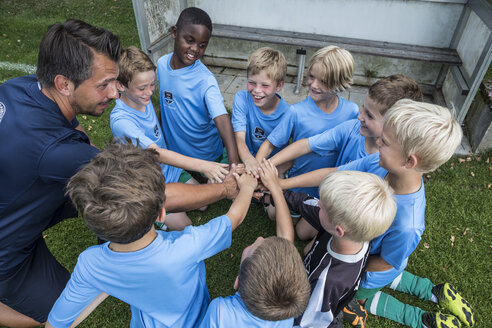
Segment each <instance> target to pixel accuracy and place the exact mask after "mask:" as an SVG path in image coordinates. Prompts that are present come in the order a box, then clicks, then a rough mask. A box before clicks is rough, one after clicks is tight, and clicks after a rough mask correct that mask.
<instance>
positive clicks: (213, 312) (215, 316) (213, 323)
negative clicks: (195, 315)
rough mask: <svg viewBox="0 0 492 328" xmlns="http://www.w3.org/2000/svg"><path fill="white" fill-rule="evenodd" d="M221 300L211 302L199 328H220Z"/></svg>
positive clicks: (216, 299)
mask: <svg viewBox="0 0 492 328" xmlns="http://www.w3.org/2000/svg"><path fill="white" fill-rule="evenodd" d="M219 300H220V298H215V299H213V300H212V302H210V304H209V306H208V309H207V313H205V317H203V320H202V322H201V323H200V326H199V328H220V327H219V322H220V313H219V308H220V306H219V305H220V302H219Z"/></svg>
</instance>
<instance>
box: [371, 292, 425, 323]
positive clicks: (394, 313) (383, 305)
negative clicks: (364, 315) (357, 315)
mask: <svg viewBox="0 0 492 328" xmlns="http://www.w3.org/2000/svg"><path fill="white" fill-rule="evenodd" d="M364 308H365V309H366V310H367V311H369V312H370V313H372V314H374V315H379V316H381V317H384V318H387V319H390V320H393V321H396V322H398V323H400V324H402V325H406V326H410V327H414V328H423V327H425V326H424V325H423V323H422V315H423V314H424V313H425V311H424V310H422V309H420V308H418V307H416V306H412V305H408V304H405V303H402V302H400V301H399V300H397V299H396V298H394V297H393V296H391V295H388V294H386V293H383V292H377V293H376V294H375V295H374V296H371V297H369V298H368V299H367V301H366V304H365V305H364Z"/></svg>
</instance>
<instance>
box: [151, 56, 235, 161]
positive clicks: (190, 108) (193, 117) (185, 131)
mask: <svg viewBox="0 0 492 328" xmlns="http://www.w3.org/2000/svg"><path fill="white" fill-rule="evenodd" d="M171 57H172V53H170V54H167V55H165V56H162V57H161V58H160V59H159V61H158V62H157V75H158V78H159V95H160V101H161V118H162V129H163V131H164V138H165V140H166V143H167V146H168V147H169V149H171V150H174V151H176V152H178V153H180V154H183V155H186V156H190V157H195V158H200V159H204V160H208V161H214V160H216V159H217V158H218V157H219V156H220V155H221V154H222V151H223V145H222V140H221V138H220V135H219V131H218V130H217V127H216V126H215V123H214V121H213V120H214V119H215V118H216V117H218V116H221V115H227V111H226V109H225V107H224V102H223V98H222V95H221V93H220V90H219V86H218V84H217V80H216V79H215V76H214V75H213V74H212V73H211V72H210V71H209V70H208V68H207V67H206V66H205V65H203V64H202V62H200V60H197V61H195V62H194V63H193V65H190V66H187V67H183V68H181V69H177V70H173V69H172V68H171V66H170V65H169V60H170V59H171Z"/></svg>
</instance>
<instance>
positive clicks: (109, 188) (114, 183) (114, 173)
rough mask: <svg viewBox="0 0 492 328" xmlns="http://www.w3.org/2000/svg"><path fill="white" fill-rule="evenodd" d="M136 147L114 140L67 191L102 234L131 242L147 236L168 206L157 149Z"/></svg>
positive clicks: (94, 229) (70, 183) (109, 239)
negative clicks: (161, 212)
mask: <svg viewBox="0 0 492 328" xmlns="http://www.w3.org/2000/svg"><path fill="white" fill-rule="evenodd" d="M137 147H138V146H137ZM137 147H135V146H133V144H132V143H131V141H127V142H126V143H114V142H113V143H112V144H110V145H109V146H108V147H107V148H106V149H105V150H103V151H102V152H101V153H99V154H98V155H97V156H96V157H95V158H94V159H93V160H92V161H91V162H90V163H89V164H87V165H86V166H85V167H84V168H82V169H81V170H80V171H79V172H78V173H77V174H75V175H74V176H73V177H72V178H71V179H70V181H69V182H68V185H67V194H68V195H69V196H70V198H71V199H72V202H73V203H74V204H75V207H76V208H77V210H79V211H80V212H81V214H82V217H83V219H84V221H85V224H86V225H87V226H88V227H89V229H91V230H92V232H94V234H96V236H98V237H100V238H101V239H104V240H108V241H111V242H115V243H120V244H128V243H131V242H134V241H136V240H138V239H140V238H142V236H143V235H144V234H146V233H147V232H148V231H149V230H150V229H151V227H152V225H153V224H154V221H155V219H156V218H157V217H158V215H159V213H160V211H161V209H162V207H163V205H164V201H165V194H164V192H165V183H164V178H163V176H162V172H161V166H160V164H159V163H158V162H157V153H156V151H155V150H153V149H150V148H147V149H140V148H137Z"/></svg>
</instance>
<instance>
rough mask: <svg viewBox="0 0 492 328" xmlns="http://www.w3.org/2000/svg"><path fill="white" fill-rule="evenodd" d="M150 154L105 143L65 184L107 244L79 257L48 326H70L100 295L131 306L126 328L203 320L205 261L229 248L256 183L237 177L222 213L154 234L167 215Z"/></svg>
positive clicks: (192, 323)
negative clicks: (236, 191)
mask: <svg viewBox="0 0 492 328" xmlns="http://www.w3.org/2000/svg"><path fill="white" fill-rule="evenodd" d="M156 155H157V153H156V151H155V150H153V149H149V148H147V149H145V150H142V149H138V148H135V147H134V146H133V145H131V144H111V145H109V146H108V147H107V149H106V150H104V151H103V152H101V153H100V154H99V155H98V156H96V157H95V158H94V160H93V161H92V162H90V163H89V164H88V165H87V166H85V167H84V168H83V169H82V170H81V171H79V172H78V173H77V174H76V175H74V176H73V177H72V178H71V179H70V182H69V183H68V186H67V190H68V194H69V196H70V198H71V199H72V201H73V203H74V204H75V206H76V208H77V209H78V210H80V211H81V213H82V217H83V219H84V221H85V223H86V224H87V226H88V227H89V229H91V230H92V231H93V232H94V233H95V234H96V235H97V236H98V237H100V238H101V239H104V240H108V241H109V242H106V243H105V244H102V245H97V246H92V247H90V248H88V249H87V250H85V251H84V252H82V254H80V256H79V258H78V261H77V264H76V266H75V269H74V271H73V273H72V276H71V278H70V280H69V282H68V283H67V286H66V287H65V289H64V290H63V292H62V294H61V295H60V297H59V298H58V300H57V301H56V303H55V305H54V306H53V308H52V310H51V312H50V314H49V316H48V323H47V327H52V326H55V327H68V326H70V325H71V324H72V323H73V322H74V320H75V319H76V318H77V317H78V316H79V315H80V314H81V313H82V311H83V310H84V309H85V308H86V307H88V306H89V305H90V303H91V302H92V301H93V300H95V299H96V298H98V299H99V298H100V295H101V294H103V295H104V293H105V294H109V295H112V296H114V297H116V298H118V299H120V300H122V301H124V302H126V303H128V304H130V307H131V311H132V319H131V320H132V321H131V324H130V326H131V327H190V328H191V327H196V326H197V325H198V323H199V322H200V321H201V320H202V318H203V316H204V315H205V312H206V310H207V306H208V304H209V302H210V296H209V293H208V289H207V285H206V281H205V264H204V262H203V261H204V260H205V259H206V258H209V257H211V256H213V255H215V254H217V253H218V252H220V251H222V250H224V249H226V248H228V247H229V246H230V244H231V236H232V231H233V230H234V229H235V228H236V227H237V226H238V225H239V224H240V223H241V222H242V221H243V219H244V217H245V216H246V213H247V211H248V208H249V205H250V201H251V197H252V194H253V191H254V189H255V188H256V186H257V181H256V179H255V178H253V177H251V176H249V175H247V174H243V175H242V176H241V177H239V176H238V175H237V174H235V176H236V178H237V182H238V186H239V188H240V191H239V194H238V195H237V197H236V199H235V201H234V203H233V204H232V205H231V207H230V209H229V211H228V212H227V214H226V215H222V216H220V217H217V218H215V219H213V220H211V221H210V222H208V223H206V224H204V225H202V226H197V227H195V226H188V227H186V228H185V229H184V230H183V231H171V232H165V231H156V230H155V228H154V222H155V221H158V222H162V221H163V220H164V218H165V216H166V210H165V208H164V201H165V194H164V191H165V183H164V179H163V176H162V173H161V166H160V165H159V163H158V161H157V156H156ZM98 296H99V297H98ZM103 297H104V296H103Z"/></svg>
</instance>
